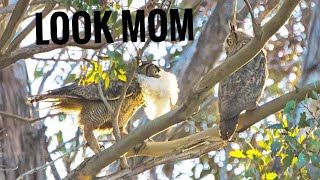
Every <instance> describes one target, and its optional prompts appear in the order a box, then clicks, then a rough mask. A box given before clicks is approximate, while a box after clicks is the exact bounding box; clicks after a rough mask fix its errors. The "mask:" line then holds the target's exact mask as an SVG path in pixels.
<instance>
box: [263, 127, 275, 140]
mask: <svg viewBox="0 0 320 180" xmlns="http://www.w3.org/2000/svg"><path fill="white" fill-rule="evenodd" d="M265 132H266V133H267V135H268V137H269V139H270V140H271V141H273V135H272V134H271V133H270V131H269V130H268V129H265Z"/></svg>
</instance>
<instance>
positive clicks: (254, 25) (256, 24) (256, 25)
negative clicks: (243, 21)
mask: <svg viewBox="0 0 320 180" xmlns="http://www.w3.org/2000/svg"><path fill="white" fill-rule="evenodd" d="M244 2H245V3H246V5H247V7H248V9H249V13H250V16H251V21H252V28H253V32H254V35H255V36H256V37H257V38H258V39H260V38H261V35H262V32H261V27H260V23H259V22H258V21H257V20H256V19H255V18H254V14H253V11H252V8H251V5H250V3H249V2H248V0H244Z"/></svg>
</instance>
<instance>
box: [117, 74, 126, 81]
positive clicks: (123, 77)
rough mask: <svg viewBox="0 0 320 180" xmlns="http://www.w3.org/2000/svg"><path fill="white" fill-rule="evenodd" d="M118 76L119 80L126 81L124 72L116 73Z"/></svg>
mask: <svg viewBox="0 0 320 180" xmlns="http://www.w3.org/2000/svg"><path fill="white" fill-rule="evenodd" d="M118 78H119V79H120V80H121V81H124V82H126V81H127V76H126V75H124V74H119V75H118Z"/></svg>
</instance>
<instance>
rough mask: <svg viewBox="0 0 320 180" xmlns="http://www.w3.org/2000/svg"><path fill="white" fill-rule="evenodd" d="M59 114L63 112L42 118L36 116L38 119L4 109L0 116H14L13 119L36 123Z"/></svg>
mask: <svg viewBox="0 0 320 180" xmlns="http://www.w3.org/2000/svg"><path fill="white" fill-rule="evenodd" d="M59 114H62V113H56V114H49V115H47V116H44V117H40V118H36V119H30V118H25V117H21V116H18V115H15V114H11V113H7V112H4V111H0V116H2V117H6V118H12V119H15V120H18V121H21V122H27V123H35V122H37V121H41V120H44V119H46V118H47V117H54V116H57V115H59Z"/></svg>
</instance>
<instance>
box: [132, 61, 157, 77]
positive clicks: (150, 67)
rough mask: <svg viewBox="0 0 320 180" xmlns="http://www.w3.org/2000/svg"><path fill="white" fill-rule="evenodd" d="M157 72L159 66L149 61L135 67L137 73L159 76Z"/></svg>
mask: <svg viewBox="0 0 320 180" xmlns="http://www.w3.org/2000/svg"><path fill="white" fill-rule="evenodd" d="M159 72H160V68H159V67H158V66H156V65H155V64H152V63H150V62H142V64H140V65H139V67H138V69H137V73H138V74H142V75H145V76H148V77H154V78H160V75H159Z"/></svg>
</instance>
